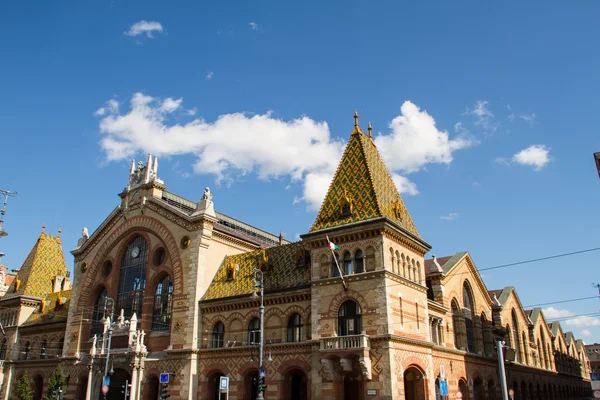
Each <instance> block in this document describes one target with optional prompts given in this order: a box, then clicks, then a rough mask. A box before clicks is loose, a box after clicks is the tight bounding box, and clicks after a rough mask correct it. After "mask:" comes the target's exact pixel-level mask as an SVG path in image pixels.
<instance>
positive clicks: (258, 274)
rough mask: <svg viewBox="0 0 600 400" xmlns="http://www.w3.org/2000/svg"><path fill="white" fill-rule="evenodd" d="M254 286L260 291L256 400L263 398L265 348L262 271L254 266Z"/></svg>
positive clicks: (254, 294) (255, 295)
mask: <svg viewBox="0 0 600 400" xmlns="http://www.w3.org/2000/svg"><path fill="white" fill-rule="evenodd" d="M254 288H255V289H258V290H259V292H260V307H258V311H259V314H260V340H259V345H258V393H257V396H256V400H264V395H263V392H264V382H265V378H266V372H265V370H264V366H263V358H264V357H263V356H264V348H265V335H264V328H265V302H264V297H265V296H264V295H265V286H264V275H263V272H262V271H261V270H260V269H258V268H254ZM252 297H257V294H256V290H254V293H253V294H252Z"/></svg>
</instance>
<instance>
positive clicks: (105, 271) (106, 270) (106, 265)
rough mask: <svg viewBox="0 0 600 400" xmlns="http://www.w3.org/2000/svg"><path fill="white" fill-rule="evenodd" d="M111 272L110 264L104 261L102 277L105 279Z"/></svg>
mask: <svg viewBox="0 0 600 400" xmlns="http://www.w3.org/2000/svg"><path fill="white" fill-rule="evenodd" d="M111 272H112V262H110V261H108V260H106V261H104V264H103V265H102V275H103V276H104V277H107V276H109V275H110V273H111Z"/></svg>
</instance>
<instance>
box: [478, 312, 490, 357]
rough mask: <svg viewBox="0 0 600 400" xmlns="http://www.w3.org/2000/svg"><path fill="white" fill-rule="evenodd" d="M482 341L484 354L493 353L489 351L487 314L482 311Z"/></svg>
mask: <svg viewBox="0 0 600 400" xmlns="http://www.w3.org/2000/svg"><path fill="white" fill-rule="evenodd" d="M480 320H481V341H482V343H483V354H484V355H486V356H489V355H491V354H490V351H489V338H488V335H487V324H488V322H487V318H485V314H484V313H481V318H480Z"/></svg>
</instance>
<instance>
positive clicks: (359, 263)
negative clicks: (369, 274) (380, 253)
mask: <svg viewBox="0 0 600 400" xmlns="http://www.w3.org/2000/svg"><path fill="white" fill-rule="evenodd" d="M354 262H355V263H356V264H355V265H356V273H357V274H360V273H362V272H365V256H364V255H363V252H362V251H360V250H357V251H356V254H355V255H354Z"/></svg>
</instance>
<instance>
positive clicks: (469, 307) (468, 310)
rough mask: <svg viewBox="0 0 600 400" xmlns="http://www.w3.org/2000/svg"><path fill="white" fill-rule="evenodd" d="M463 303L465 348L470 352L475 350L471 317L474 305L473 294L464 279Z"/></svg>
mask: <svg viewBox="0 0 600 400" xmlns="http://www.w3.org/2000/svg"><path fill="white" fill-rule="evenodd" d="M463 304H464V311H465V329H466V331H467V332H466V333H467V350H468V351H469V352H471V353H475V352H476V351H477V349H476V346H475V335H474V334H473V319H474V315H475V307H474V304H473V295H472V293H471V288H470V287H469V284H468V283H467V282H466V281H465V283H464V284H463Z"/></svg>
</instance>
